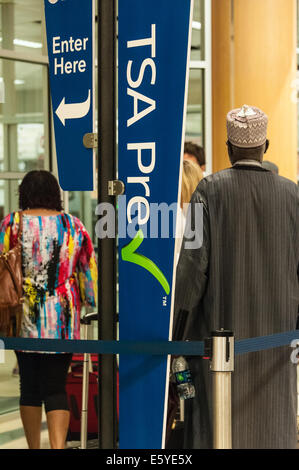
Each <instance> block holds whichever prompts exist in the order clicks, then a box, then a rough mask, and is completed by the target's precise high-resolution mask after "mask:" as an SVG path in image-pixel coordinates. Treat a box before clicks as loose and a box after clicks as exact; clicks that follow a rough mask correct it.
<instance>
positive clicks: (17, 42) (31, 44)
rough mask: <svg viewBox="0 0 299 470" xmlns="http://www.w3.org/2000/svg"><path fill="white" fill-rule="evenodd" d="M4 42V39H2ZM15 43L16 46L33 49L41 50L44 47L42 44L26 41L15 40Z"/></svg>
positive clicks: (0, 39)
mask: <svg viewBox="0 0 299 470" xmlns="http://www.w3.org/2000/svg"><path fill="white" fill-rule="evenodd" d="M0 41H2V38H0ZM13 43H14V45H15V46H23V47H31V48H33V49H41V48H42V47H43V45H42V44H41V43H40V42H33V41H24V40H23V39H14V40H13Z"/></svg>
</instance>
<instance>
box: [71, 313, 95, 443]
mask: <svg viewBox="0 0 299 470" xmlns="http://www.w3.org/2000/svg"><path fill="white" fill-rule="evenodd" d="M97 319H98V315H97V313H88V314H86V315H85V316H84V318H83V319H81V323H82V324H83V325H84V332H83V337H84V339H87V336H88V335H87V333H88V326H89V325H91V322H92V321H93V320H97ZM98 374H99V367H98V355H97V354H91V355H90V354H81V355H80V354H74V355H73V358H72V363H71V367H70V372H69V374H68V378H67V383H66V392H67V396H68V401H69V408H70V425H69V431H68V436H67V441H76V440H80V448H81V449H86V448H87V441H88V440H91V439H96V438H97V437H98Z"/></svg>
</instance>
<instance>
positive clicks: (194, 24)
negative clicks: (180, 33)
mask: <svg viewBox="0 0 299 470" xmlns="http://www.w3.org/2000/svg"><path fill="white" fill-rule="evenodd" d="M192 28H193V29H199V30H200V29H201V23H200V22H199V21H192Z"/></svg>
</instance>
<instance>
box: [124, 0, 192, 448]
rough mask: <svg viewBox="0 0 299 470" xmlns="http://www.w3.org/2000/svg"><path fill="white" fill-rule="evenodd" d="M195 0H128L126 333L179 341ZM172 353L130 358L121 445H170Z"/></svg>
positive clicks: (146, 338) (134, 337)
mask: <svg viewBox="0 0 299 470" xmlns="http://www.w3.org/2000/svg"><path fill="white" fill-rule="evenodd" d="M192 12H193V0H119V36H118V44H119V59H118V63H119V76H118V79H119V89H118V100H119V119H118V126H119V156H118V171H119V174H118V177H119V179H120V180H122V181H123V182H124V183H125V188H126V190H125V195H124V196H121V197H120V198H119V234H118V235H119V319H120V325H119V337H120V340H138V341H155V340H156V341H163V340H164V341H165V340H168V339H170V338H171V336H170V331H171V323H172V310H173V300H174V299H173V287H174V276H175V274H174V273H175V264H176V260H175V256H174V252H175V230H176V227H175V225H176V217H177V212H176V205H177V203H179V202H180V177H181V168H182V157H183V144H184V142H183V141H184V122H185V111H186V101H187V83H188V70H189V54H190V38H191V19H192ZM168 369H169V359H168V358H167V357H166V356H164V357H163V356H149V355H144V356H143V355H139V356H133V355H121V356H120V363H119V374H120V415H119V445H120V448H122V449H138V448H141V449H159V448H161V447H163V446H164V438H165V421H166V419H165V418H166V405H167V394H168V392H167V390H168V373H169V370H168Z"/></svg>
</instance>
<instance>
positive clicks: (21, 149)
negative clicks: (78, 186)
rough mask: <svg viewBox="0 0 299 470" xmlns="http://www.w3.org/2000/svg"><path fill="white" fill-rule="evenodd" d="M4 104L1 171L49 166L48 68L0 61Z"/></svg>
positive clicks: (1, 112)
mask: <svg viewBox="0 0 299 470" xmlns="http://www.w3.org/2000/svg"><path fill="white" fill-rule="evenodd" d="M0 78H1V79H2V83H4V96H5V102H4V103H1V104H0V170H1V171H22V172H26V171H30V170H33V169H42V168H47V167H48V158H49V151H48V144H47V142H48V138H47V135H48V93H47V90H48V78H47V66H45V65H40V64H31V63H27V62H20V61H13V60H6V59H1V60H0Z"/></svg>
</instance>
